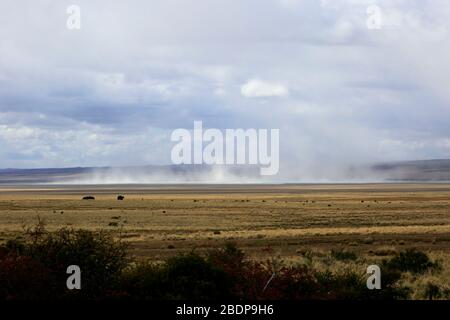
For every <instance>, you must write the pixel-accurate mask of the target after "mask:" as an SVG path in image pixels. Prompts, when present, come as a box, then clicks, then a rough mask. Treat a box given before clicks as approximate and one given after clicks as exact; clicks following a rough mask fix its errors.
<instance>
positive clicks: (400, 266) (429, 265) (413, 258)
mask: <svg viewBox="0 0 450 320" xmlns="http://www.w3.org/2000/svg"><path fill="white" fill-rule="evenodd" d="M383 266H384V269H391V270H398V271H400V272H408V271H409V272H412V273H415V274H422V273H424V272H426V271H427V270H430V269H436V268H439V265H438V263H434V262H432V261H431V260H430V258H429V257H428V255H427V254H425V253H423V252H421V251H418V250H417V249H406V250H404V251H401V252H399V253H397V254H396V255H395V256H394V257H392V258H391V259H390V260H384V261H383Z"/></svg>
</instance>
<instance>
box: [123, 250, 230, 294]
mask: <svg viewBox="0 0 450 320" xmlns="http://www.w3.org/2000/svg"><path fill="white" fill-rule="evenodd" d="M121 287H122V288H123V289H124V290H125V291H126V292H127V293H128V294H129V296H130V297H131V298H134V299H157V300H165V299H169V300H219V299H229V298H231V297H232V295H231V289H232V287H233V283H232V280H231V277H230V276H229V275H228V274H227V273H226V272H225V271H224V270H223V269H220V268H219V267H217V266H215V265H213V264H212V263H211V262H210V261H208V260H207V259H205V258H203V257H202V256H200V255H198V254H195V253H193V252H191V253H189V254H184V255H179V256H176V257H173V258H170V259H168V260H167V261H166V262H165V263H163V264H161V265H155V264H140V265H138V266H136V267H135V268H132V269H130V270H128V272H127V273H125V275H124V277H123V278H122V283H121Z"/></svg>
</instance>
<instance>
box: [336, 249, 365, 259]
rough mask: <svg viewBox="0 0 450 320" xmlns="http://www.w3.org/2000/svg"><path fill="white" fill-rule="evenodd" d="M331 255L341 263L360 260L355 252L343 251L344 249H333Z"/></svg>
mask: <svg viewBox="0 0 450 320" xmlns="http://www.w3.org/2000/svg"><path fill="white" fill-rule="evenodd" d="M330 255H331V256H332V257H333V258H334V259H336V260H340V261H348V260H356V259H357V258H358V257H357V256H356V254H355V253H354V252H351V251H347V250H342V249H340V250H335V249H333V250H331V253H330Z"/></svg>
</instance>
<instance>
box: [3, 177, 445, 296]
mask: <svg viewBox="0 0 450 320" xmlns="http://www.w3.org/2000/svg"><path fill="white" fill-rule="evenodd" d="M87 195H91V196H94V197H95V200H82V198H83V197H84V196H87ZM118 195H124V196H125V199H124V200H123V201H119V200H117V196H118ZM38 219H42V220H43V221H45V224H46V228H47V229H48V230H50V231H51V230H56V229H59V228H61V227H69V228H73V229H88V230H106V231H107V232H110V233H112V234H113V235H114V237H116V238H117V239H121V240H123V241H125V242H127V243H128V245H129V252H130V253H131V255H132V258H133V259H134V260H150V261H153V262H158V261H163V260H165V259H167V258H168V257H170V256H174V255H176V254H178V253H184V252H189V251H191V250H196V251H197V252H199V253H202V252H204V251H206V250H210V249H215V248H219V247H223V245H224V244H225V243H226V242H229V241H232V242H235V243H236V244H237V246H238V247H239V248H240V249H242V250H243V251H244V252H245V254H246V255H247V256H248V257H250V258H251V259H255V260H268V259H270V260H271V261H283V262H282V263H288V264H305V263H306V264H308V265H312V266H314V267H315V268H316V269H330V268H331V269H334V270H341V271H342V270H346V269H348V268H350V269H353V270H355V271H357V272H359V273H360V272H365V268H366V267H367V265H368V263H372V262H373V263H378V262H380V261H381V260H380V259H384V258H389V257H392V256H393V255H395V254H396V253H398V252H400V251H403V250H404V249H407V248H417V249H419V250H421V251H423V252H426V253H427V254H428V255H429V256H430V257H431V258H432V259H433V260H434V261H439V263H440V265H441V266H442V268H441V270H440V271H439V272H428V273H427V274H425V275H421V276H420V277H418V276H416V275H414V274H410V273H407V274H406V276H404V277H403V278H402V283H403V284H404V285H407V286H408V287H410V288H412V291H411V295H410V297H411V298H414V299H416V298H417V299H424V298H425V299H426V298H427V295H428V291H427V290H429V288H430V285H435V286H438V287H439V288H440V289H439V290H440V292H441V293H442V294H441V295H440V298H443V299H448V298H449V297H450V184H364V185H361V184H353V185H351V184H347V185H344V184H340V185H338V184H336V185H164V186H162V185H127V186H123V185H121V186H119V185H109V186H58V185H47V186H2V187H0V243H2V242H5V241H7V240H9V239H13V238H17V237H19V238H20V237H23V234H24V232H23V231H24V230H25V229H26V228H27V227H30V226H33V225H35V224H36V223H37V221H38ZM342 250H344V251H345V252H347V251H349V252H352V253H355V254H356V255H357V257H358V259H356V260H354V261H346V262H344V261H339V259H337V260H336V259H331V260H330V254H331V255H332V253H333V251H338V252H339V251H340V252H342Z"/></svg>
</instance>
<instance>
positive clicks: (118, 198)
mask: <svg viewBox="0 0 450 320" xmlns="http://www.w3.org/2000/svg"><path fill="white" fill-rule="evenodd" d="M123 199H125V197H124V196H117V200H123Z"/></svg>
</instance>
